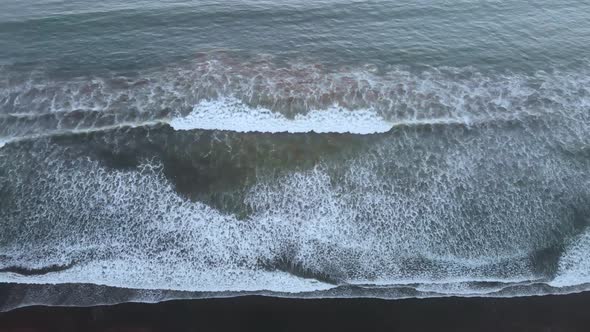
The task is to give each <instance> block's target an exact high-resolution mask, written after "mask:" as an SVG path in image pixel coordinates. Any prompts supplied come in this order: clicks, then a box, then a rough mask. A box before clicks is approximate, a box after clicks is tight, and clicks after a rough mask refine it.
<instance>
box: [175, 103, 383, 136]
mask: <svg viewBox="0 0 590 332" xmlns="http://www.w3.org/2000/svg"><path fill="white" fill-rule="evenodd" d="M170 125H171V126H172V127H173V128H174V129H176V130H190V129H205V130H231V131H237V132H266V133H280V132H288V133H307V132H316V133H351V134H374V133H383V132H387V131H389V130H390V129H391V127H392V124H391V123H390V122H388V121H386V120H384V119H383V118H382V117H380V116H379V115H377V113H376V112H374V111H372V110H368V109H361V110H354V111H350V110H346V109H343V108H341V107H337V106H333V107H330V108H328V109H325V110H313V111H310V112H308V113H307V114H297V115H295V117H294V118H293V119H288V118H287V117H285V116H284V115H282V114H280V113H278V112H273V111H271V110H269V109H266V108H262V107H257V108H251V107H248V106H246V105H244V104H243V103H241V102H240V101H238V100H237V99H233V98H222V99H220V100H215V101H202V102H200V103H199V104H197V105H195V107H194V109H193V111H192V112H191V113H190V114H189V115H187V116H186V117H179V118H175V119H172V120H171V121H170Z"/></svg>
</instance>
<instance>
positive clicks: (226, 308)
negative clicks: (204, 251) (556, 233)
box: [0, 293, 590, 332]
mask: <svg viewBox="0 0 590 332" xmlns="http://www.w3.org/2000/svg"><path fill="white" fill-rule="evenodd" d="M588 308H590V293H580V294H572V295H561V296H542V297H525V298H512V299H482V298H440V299H422V300H418V299H410V300H397V301H385V300H377V299H345V300H343V299H322V300H296V299H280V298H269V297H259V296H247V297H239V298H229V299H209V300H191V301H186V300H183V301H169V302H164V303H158V304H141V303H128V304H120V305H115V306H100V307H89V308H63V307H29V308H21V309H17V310H13V311H10V312H6V313H0V332H8V331H19V332H25V331H26V332H37V331H44V332H50V331H63V332H67V331H88V332H92V331H109V332H114V331H121V332H123V331H124V332H131V331H133V332H139V331H142V332H144V331H145V332H147V331H490V332H492V331H493V332H499V331H520V332H523V331H551V332H555V331H589V330H590V313H589V312H588Z"/></svg>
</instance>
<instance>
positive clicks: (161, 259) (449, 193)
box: [0, 0, 590, 310]
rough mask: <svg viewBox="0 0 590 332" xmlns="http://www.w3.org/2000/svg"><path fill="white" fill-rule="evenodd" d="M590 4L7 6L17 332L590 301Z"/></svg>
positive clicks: (5, 91)
mask: <svg viewBox="0 0 590 332" xmlns="http://www.w3.org/2000/svg"><path fill="white" fill-rule="evenodd" d="M589 55H590V2H588V1H583V0H561V1H554V0H539V1H522V0H501V1H493V0H478V1H476V0H450V1H442V0H413V1H404V0H400V1H393V0H374V1H355V0H307V1H298V0H273V1H270V0H240V1H238V0H225V1H212V0H202V1H197V0H195V1H182V0H176V1H172V0H162V1H155V0H130V1H115V0H104V1H93V0H68V1H65V0H63V1H62V0H1V1H0V310H9V309H13V308H17V307H22V306H28V305H34V304H46V305H70V306H82V305H93V304H110V303H119V302H127V301H141V302H156V301H162V300H166V299H179V298H206V297H226V296H236V295H245V294H263V295H272V296H284V297H302V298H319V297H346V298H348V297H378V298H387V299H396V298H407V297H440V296H501V297H509V296H524V295H543V294H557V293H570V292H579V291H583V290H587V289H590V229H589V228H588V226H589V224H590V58H589Z"/></svg>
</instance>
